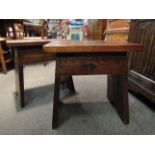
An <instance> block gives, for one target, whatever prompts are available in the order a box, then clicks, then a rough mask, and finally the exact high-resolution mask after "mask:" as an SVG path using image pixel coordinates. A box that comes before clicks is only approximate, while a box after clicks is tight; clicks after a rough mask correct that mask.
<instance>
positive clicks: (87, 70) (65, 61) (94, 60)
mask: <svg viewBox="0 0 155 155" xmlns="http://www.w3.org/2000/svg"><path fill="white" fill-rule="evenodd" d="M127 64H128V61H127V54H102V55H101V54H100V55H90V56H89V55H86V56H81V55H79V56H78V55H69V56H67V55H57V57H56V75H95V74H114V75H115V74H119V75H127V72H128V67H127V66H128V65H127Z"/></svg>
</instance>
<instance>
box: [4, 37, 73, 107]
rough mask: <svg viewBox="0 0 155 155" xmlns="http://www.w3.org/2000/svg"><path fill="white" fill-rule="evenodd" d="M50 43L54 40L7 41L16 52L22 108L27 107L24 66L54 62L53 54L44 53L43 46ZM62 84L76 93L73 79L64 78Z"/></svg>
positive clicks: (17, 90) (16, 70)
mask: <svg viewBox="0 0 155 155" xmlns="http://www.w3.org/2000/svg"><path fill="white" fill-rule="evenodd" d="M50 41H52V40H51V39H41V38H32V37H30V38H25V39H17V40H7V41H6V44H7V46H9V47H10V48H11V49H12V51H14V62H15V80H16V92H17V95H18V98H19V104H20V107H21V108H24V107H25V106H26V102H25V93H24V72H23V66H24V65H28V64H34V63H38V62H46V61H49V60H54V59H55V56H54V55H53V54H51V53H44V52H43V49H42V46H43V45H45V44H47V43H48V42H50ZM32 78H33V77H32ZM61 82H63V83H64V84H65V85H66V86H67V88H69V89H70V91H72V92H74V87H73V84H72V83H73V82H72V77H68V76H66V77H63V78H62V79H61Z"/></svg>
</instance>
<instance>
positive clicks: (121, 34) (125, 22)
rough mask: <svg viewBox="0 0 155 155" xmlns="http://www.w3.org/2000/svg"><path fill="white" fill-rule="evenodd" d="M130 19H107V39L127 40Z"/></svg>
mask: <svg viewBox="0 0 155 155" xmlns="http://www.w3.org/2000/svg"><path fill="white" fill-rule="evenodd" d="M129 23H130V20H129V19H111V20H107V28H106V40H108V41H127V39H128V33H129V26H130V24H129Z"/></svg>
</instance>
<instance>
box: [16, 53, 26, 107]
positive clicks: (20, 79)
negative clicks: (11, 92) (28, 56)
mask: <svg viewBox="0 0 155 155" xmlns="http://www.w3.org/2000/svg"><path fill="white" fill-rule="evenodd" d="M15 74H16V75H15V78H16V91H17V95H18V97H19V102H20V107H21V108H23V107H25V100H24V75H23V65H22V64H20V62H19V57H18V52H17V51H16V52H15Z"/></svg>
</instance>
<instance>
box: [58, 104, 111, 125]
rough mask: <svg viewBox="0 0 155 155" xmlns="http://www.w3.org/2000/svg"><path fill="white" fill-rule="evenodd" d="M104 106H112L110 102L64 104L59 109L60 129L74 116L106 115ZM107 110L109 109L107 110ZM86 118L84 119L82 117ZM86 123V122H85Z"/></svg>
mask: <svg viewBox="0 0 155 155" xmlns="http://www.w3.org/2000/svg"><path fill="white" fill-rule="evenodd" d="M104 104H110V103H109V102H97V103H70V104H68V103H63V102H61V106H60V107H59V114H58V118H59V119H58V120H59V123H58V128H59V127H60V126H61V125H63V123H64V122H66V121H68V120H69V119H70V118H72V117H73V116H74V117H76V116H78V117H79V116H80V117H81V116H84V115H86V116H90V115H98V114H103V113H104V110H105V109H104ZM106 110H107V109H106ZM81 118H84V117H81ZM83 121H85V120H83Z"/></svg>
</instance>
